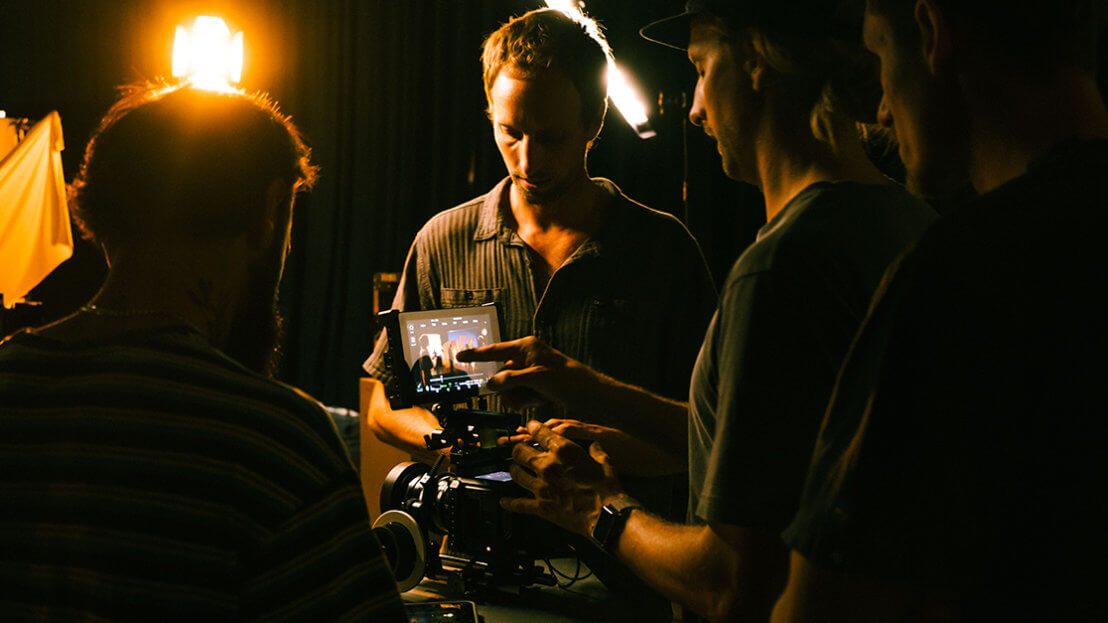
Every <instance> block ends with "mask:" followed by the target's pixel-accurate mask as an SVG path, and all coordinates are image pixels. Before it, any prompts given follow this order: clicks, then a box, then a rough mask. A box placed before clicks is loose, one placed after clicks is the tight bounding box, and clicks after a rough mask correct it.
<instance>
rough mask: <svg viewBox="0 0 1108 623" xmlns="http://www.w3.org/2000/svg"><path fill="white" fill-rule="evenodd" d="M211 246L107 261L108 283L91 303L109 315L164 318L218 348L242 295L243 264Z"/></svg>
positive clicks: (127, 255)
mask: <svg viewBox="0 0 1108 623" xmlns="http://www.w3.org/2000/svg"><path fill="white" fill-rule="evenodd" d="M228 247H231V248H233V247H234V243H230V244H228V245H225V246H224V250H223V251H222V252H221V250H219V249H217V248H215V245H198V246H197V247H192V248H191V249H189V250H182V251H181V252H175V251H174V250H172V249H158V250H150V249H144V250H138V251H129V252H121V253H119V254H118V255H116V256H115V257H112V258H111V263H110V268H109V271H108V277H107V279H106V280H105V282H104V285H103V287H102V288H101V289H100V291H99V292H98V293H97V295H96V296H95V297H94V298H93V300H92V301H91V304H92V305H95V306H96V307H98V308H100V309H102V310H106V311H112V312H121V313H127V312H141V313H143V314H145V315H154V314H159V313H160V314H164V315H165V316H167V317H171V318H178V319H180V320H183V321H185V322H186V323H188V324H189V325H190V326H191V327H192V328H194V329H196V330H197V331H198V332H199V333H201V334H202V335H204V336H205V337H206V338H207V339H208V341H209V342H210V343H211V344H212V345H213V346H215V347H217V348H224V347H225V346H226V344H227V340H228V336H229V334H230V330H231V325H232V322H233V319H234V318H235V313H236V312H237V310H238V306H239V305H240V303H241V302H240V300H239V299H240V297H241V292H243V291H245V288H244V284H245V282H246V279H247V277H248V275H247V272H248V271H247V268H246V262H244V261H242V259H241V257H237V256H236V257H232V256H233V255H234V254H233V253H227V252H226V249H227V248H228Z"/></svg>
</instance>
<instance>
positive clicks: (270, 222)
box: [253, 178, 292, 254]
mask: <svg viewBox="0 0 1108 623" xmlns="http://www.w3.org/2000/svg"><path fill="white" fill-rule="evenodd" d="M290 193H291V189H290V188H289V185H288V183H287V182H285V181H284V180H282V179H280V178H275V179H274V180H273V181H272V182H270V183H269V187H267V188H266V192H265V203H264V204H263V206H262V210H261V214H259V215H258V217H259V221H260V222H259V223H258V226H257V228H256V229H255V230H254V231H255V232H256V235H255V236H253V238H254V240H253V243H254V250H255V252H256V253H259V254H264V253H267V252H268V251H269V249H270V248H271V245H272V244H273V239H274V237H276V236H280V237H284V236H286V235H287V234H288V227H289V224H290V221H291V220H292V214H291V212H290V206H289V199H290V196H289V195H290Z"/></svg>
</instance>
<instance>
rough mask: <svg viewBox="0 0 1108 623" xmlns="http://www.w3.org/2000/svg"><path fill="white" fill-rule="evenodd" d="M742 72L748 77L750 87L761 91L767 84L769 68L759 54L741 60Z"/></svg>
mask: <svg viewBox="0 0 1108 623" xmlns="http://www.w3.org/2000/svg"><path fill="white" fill-rule="evenodd" d="M743 72H744V73H745V74H746V75H747V76H749V77H750V88H752V89H754V91H756V92H761V91H764V90H765V89H766V87H768V86H769V70H768V68H767V67H766V63H765V60H764V59H763V58H762V57H761V55H759V54H755V55H754V58H752V59H750V60H747V61H743Z"/></svg>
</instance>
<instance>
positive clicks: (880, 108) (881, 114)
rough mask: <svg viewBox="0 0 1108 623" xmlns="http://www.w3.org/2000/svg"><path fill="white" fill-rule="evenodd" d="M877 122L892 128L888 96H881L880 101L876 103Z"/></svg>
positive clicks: (884, 126)
mask: <svg viewBox="0 0 1108 623" xmlns="http://www.w3.org/2000/svg"><path fill="white" fill-rule="evenodd" d="M877 123H878V125H880V126H881V127H883V128H886V129H888V130H891V129H892V128H893V113H892V111H890V110H889V101H888V98H887V97H885V96H884V95H882V96H881V103H880V104H878V105H877Z"/></svg>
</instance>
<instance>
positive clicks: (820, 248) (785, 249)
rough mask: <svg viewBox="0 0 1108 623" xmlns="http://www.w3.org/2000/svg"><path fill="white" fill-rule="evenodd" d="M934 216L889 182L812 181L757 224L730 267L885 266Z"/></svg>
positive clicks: (739, 270) (748, 269)
mask: <svg viewBox="0 0 1108 623" xmlns="http://www.w3.org/2000/svg"><path fill="white" fill-rule="evenodd" d="M937 216H938V215H937V214H936V213H935V211H934V210H933V209H931V208H930V207H929V206H928V205H927V204H926V203H924V202H922V201H920V200H919V199H917V198H915V197H913V196H912V195H911V194H909V193H908V192H907V191H906V190H904V189H903V188H901V187H900V186H896V185H894V184H887V185H868V184H857V183H852V182H839V183H818V184H813V185H812V186H809V187H808V188H806V189H804V190H803V191H801V192H800V193H799V194H798V195H797V196H796V197H794V198H793V199H792V200H791V201H790V202H789V203H788V204H786V206H785V207H784V208H782V210H781V212H779V213H778V214H777V215H775V216H774V218H773V219H772V220H771V221H770V222H769V223H767V224H766V225H765V226H764V227H763V228H762V230H761V231H760V232H759V233H758V239H757V241H756V242H755V243H754V244H753V245H751V247H750V248H749V249H748V250H747V252H746V253H745V254H744V255H743V257H742V258H740V262H739V264H737V265H736V267H735V270H733V271H732V272H733V273H736V272H737V273H739V274H742V273H746V272H762V271H768V270H771V269H776V268H783V267H793V268H795V267H797V266H807V267H810V268H820V267H823V268H829V267H830V266H833V265H837V264H841V263H843V262H848V263H850V264H851V265H855V264H857V265H863V266H864V265H866V264H868V263H878V264H880V265H881V267H884V265H886V264H887V263H888V262H889V261H890V260H891V259H892V257H895V255H897V254H899V253H900V252H901V251H903V250H904V249H906V248H908V247H909V246H911V245H912V244H913V243H915V242H916V241H917V240H919V238H920V236H922V235H923V234H924V232H925V231H926V230H927V229H928V228H929V227H930V226H931V224H932V223H933V222H934V221H935V219H936V218H937Z"/></svg>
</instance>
